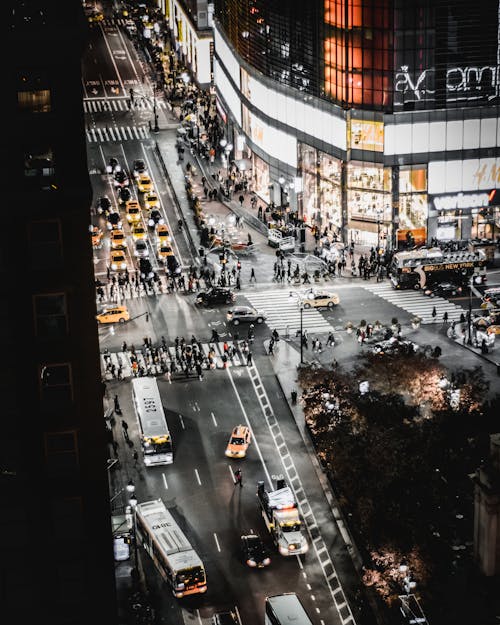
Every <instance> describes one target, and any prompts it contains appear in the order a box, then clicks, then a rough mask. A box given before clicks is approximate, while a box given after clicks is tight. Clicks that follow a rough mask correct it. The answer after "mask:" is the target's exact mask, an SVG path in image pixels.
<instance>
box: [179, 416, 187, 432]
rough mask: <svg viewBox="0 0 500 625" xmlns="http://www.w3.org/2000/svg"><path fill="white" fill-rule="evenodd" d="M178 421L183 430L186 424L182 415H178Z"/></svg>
mask: <svg viewBox="0 0 500 625" xmlns="http://www.w3.org/2000/svg"><path fill="white" fill-rule="evenodd" d="M179 421H180V422H181V427H182V429H183V430H185V429H186V426H185V425H184V419H183V418H182V415H179Z"/></svg>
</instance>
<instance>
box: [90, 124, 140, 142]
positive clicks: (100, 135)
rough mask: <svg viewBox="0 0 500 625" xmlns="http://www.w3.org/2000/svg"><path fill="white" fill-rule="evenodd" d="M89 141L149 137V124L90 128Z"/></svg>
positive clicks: (130, 139) (131, 139) (134, 139)
mask: <svg viewBox="0 0 500 625" xmlns="http://www.w3.org/2000/svg"><path fill="white" fill-rule="evenodd" d="M86 134H87V141H88V142H89V143H104V142H107V141H136V140H137V139H149V137H150V131H149V128H148V126H107V127H103V126H101V127H99V126H96V127H95V128H90V129H89V130H87V131H86Z"/></svg>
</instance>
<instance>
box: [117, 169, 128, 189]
mask: <svg viewBox="0 0 500 625" xmlns="http://www.w3.org/2000/svg"><path fill="white" fill-rule="evenodd" d="M128 184H130V180H129V179H128V176H127V174H126V172H124V171H123V169H120V170H119V171H117V172H116V174H115V187H124V186H126V185H128Z"/></svg>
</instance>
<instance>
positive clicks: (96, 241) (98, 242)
mask: <svg viewBox="0 0 500 625" xmlns="http://www.w3.org/2000/svg"><path fill="white" fill-rule="evenodd" d="M90 234H91V235H92V245H93V247H96V248H98V247H101V246H102V237H103V232H102V230H101V229H100V228H98V227H97V226H93V228H92V230H91V231H90Z"/></svg>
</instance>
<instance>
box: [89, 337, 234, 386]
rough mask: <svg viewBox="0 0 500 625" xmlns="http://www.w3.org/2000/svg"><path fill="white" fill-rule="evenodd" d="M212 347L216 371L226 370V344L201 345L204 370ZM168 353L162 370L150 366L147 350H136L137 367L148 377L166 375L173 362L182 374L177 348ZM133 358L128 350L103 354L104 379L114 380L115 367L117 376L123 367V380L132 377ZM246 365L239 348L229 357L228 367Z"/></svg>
mask: <svg viewBox="0 0 500 625" xmlns="http://www.w3.org/2000/svg"><path fill="white" fill-rule="evenodd" d="M211 346H213V347H214V350H215V357H214V363H215V367H216V369H224V361H223V358H222V357H223V355H224V343H223V342H218V343H201V348H202V352H203V355H204V356H205V360H204V361H203V363H202V369H205V370H206V369H208V368H209V364H208V354H209V351H210V348H211ZM166 352H167V353H166V354H165V356H166V358H165V361H164V363H163V365H164V368H163V370H162V367H161V364H155V363H153V364H151V363H150V364H148V362H147V355H146V354H145V350H142V349H136V350H135V357H136V359H137V365H138V367H142V368H143V369H144V371H145V372H146V375H164V374H165V372H166V370H167V368H168V369H169V368H170V364H171V363H172V362H175V364H176V366H177V368H178V372H180V371H181V370H180V365H179V363H178V362H177V361H176V356H175V347H174V346H173V345H170V346H168V347H167V350H166ZM131 356H132V353H131V352H130V351H129V350H127V351H126V352H124V351H119V352H110V351H107V352H103V353H101V371H102V375H103V376H104V378H105V379H106V380H111V379H113V377H114V376H113V374H112V372H111V369H112V368H113V367H114V370H115V374H116V375H118V370H119V368H120V367H121V377H122V378H129V377H131V376H132V375H133V368H132V359H131ZM245 365H246V356H245V355H244V354H243V352H242V351H241V350H240V349H239V348H238V349H236V350H234V351H233V354H232V356H228V357H227V360H226V366H227V367H231V366H233V367H241V366H245Z"/></svg>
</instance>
